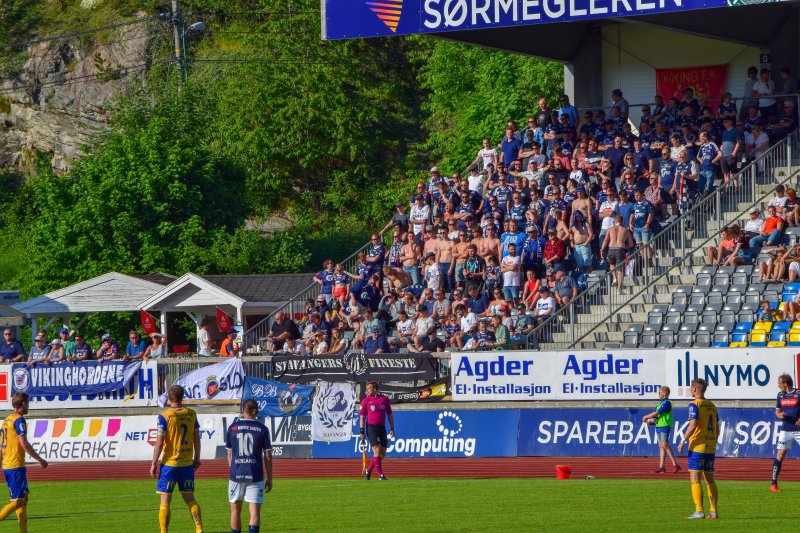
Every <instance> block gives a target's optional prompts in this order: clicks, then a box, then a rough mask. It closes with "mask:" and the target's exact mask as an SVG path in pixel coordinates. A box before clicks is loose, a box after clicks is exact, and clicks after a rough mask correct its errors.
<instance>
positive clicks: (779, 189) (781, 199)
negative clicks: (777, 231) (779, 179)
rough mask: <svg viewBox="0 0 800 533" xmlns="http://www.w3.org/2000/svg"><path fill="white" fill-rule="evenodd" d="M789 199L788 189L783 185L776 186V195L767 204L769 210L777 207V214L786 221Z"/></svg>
mask: <svg viewBox="0 0 800 533" xmlns="http://www.w3.org/2000/svg"><path fill="white" fill-rule="evenodd" d="M788 200H789V198H787V197H786V189H785V187H784V186H783V185H776V186H775V194H774V196H773V197H772V198H770V199H769V203H767V208H769V207H770V206H773V207H775V214H776V215H778V216H779V217H781V218H782V219H784V220H785V219H786V203H787V202H788Z"/></svg>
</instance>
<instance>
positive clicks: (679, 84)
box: [656, 65, 728, 107]
mask: <svg viewBox="0 0 800 533" xmlns="http://www.w3.org/2000/svg"><path fill="white" fill-rule="evenodd" d="M727 75H728V66H727V65H710V66H707V67H681V68H657V69H656V94H657V95H659V96H661V97H663V98H664V101H667V100H669V99H670V98H672V97H673V96H674V97H675V98H677V99H678V100H681V99H682V98H683V91H684V90H685V89H692V90H693V91H694V96H695V98H699V97H700V96H705V97H706V98H707V99H708V100H709V105H713V106H714V107H716V106H717V105H718V103H719V99H720V97H721V96H722V92H723V91H724V90H725V78H726V77H727Z"/></svg>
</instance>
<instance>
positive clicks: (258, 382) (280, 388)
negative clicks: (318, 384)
mask: <svg viewBox="0 0 800 533" xmlns="http://www.w3.org/2000/svg"><path fill="white" fill-rule="evenodd" d="M313 395H314V387H312V386H310V385H285V384H283V383H278V382H277V381H269V380H267V379H258V378H252V377H250V376H248V377H246V378H245V380H244V392H243V393H242V402H245V401H246V400H255V401H256V403H257V404H258V416H259V417H280V416H301V415H307V414H309V413H310V412H311V397H312V396H313Z"/></svg>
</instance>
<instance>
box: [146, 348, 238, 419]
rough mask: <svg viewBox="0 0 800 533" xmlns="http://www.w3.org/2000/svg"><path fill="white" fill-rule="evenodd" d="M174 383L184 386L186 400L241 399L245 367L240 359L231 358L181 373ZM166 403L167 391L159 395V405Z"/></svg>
mask: <svg viewBox="0 0 800 533" xmlns="http://www.w3.org/2000/svg"><path fill="white" fill-rule="evenodd" d="M173 385H180V386H181V387H183V390H184V394H185V395H184V399H185V400H240V399H241V398H242V388H243V387H244V367H243V366H242V362H241V361H240V360H239V359H230V360H228V361H223V362H221V363H217V364H214V365H208V366H204V367H202V368H198V369H197V370H193V371H191V372H187V373H186V374H181V375H180V376H178V379H176V380H175V383H173ZM166 404H167V393H166V392H165V393H164V394H162V395H161V396H159V397H158V405H159V406H160V407H164V406H165V405H166Z"/></svg>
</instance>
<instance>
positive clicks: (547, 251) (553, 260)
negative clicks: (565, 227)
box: [542, 228, 567, 270]
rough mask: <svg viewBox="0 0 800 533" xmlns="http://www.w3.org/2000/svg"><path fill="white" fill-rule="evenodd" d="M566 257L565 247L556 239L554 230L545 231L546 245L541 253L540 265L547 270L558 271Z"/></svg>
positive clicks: (563, 243)
mask: <svg viewBox="0 0 800 533" xmlns="http://www.w3.org/2000/svg"><path fill="white" fill-rule="evenodd" d="M566 257H567V245H566V243H565V242H564V241H563V240H561V239H559V238H558V231H557V230H556V228H548V229H547V243H546V244H545V246H544V250H543V251H542V263H543V264H544V266H545V269H547V270H553V269H560V268H562V263H563V261H564V259H565V258H566Z"/></svg>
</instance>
